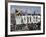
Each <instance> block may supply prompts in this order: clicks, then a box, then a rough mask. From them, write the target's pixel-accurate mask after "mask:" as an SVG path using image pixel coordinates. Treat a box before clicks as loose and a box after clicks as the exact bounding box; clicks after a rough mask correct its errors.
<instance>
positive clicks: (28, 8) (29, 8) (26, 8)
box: [10, 5, 41, 14]
mask: <svg viewBox="0 0 46 37" xmlns="http://www.w3.org/2000/svg"><path fill="white" fill-rule="evenodd" d="M10 9H11V13H15V10H16V9H18V10H21V11H23V13H25V11H26V12H27V13H29V14H34V11H35V14H41V7H40V6H16V5H11V8H10Z"/></svg>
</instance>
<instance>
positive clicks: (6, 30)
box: [5, 0, 45, 36]
mask: <svg viewBox="0 0 46 37" xmlns="http://www.w3.org/2000/svg"><path fill="white" fill-rule="evenodd" d="M8 2H13V3H14V2H18V3H31V4H43V33H33V34H19V35H8ZM41 34H45V3H44V2H27V1H7V0H6V1H5V36H26V35H41Z"/></svg>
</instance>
